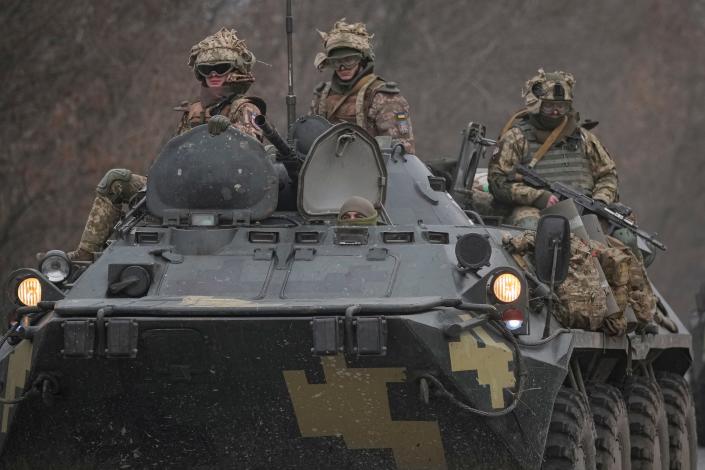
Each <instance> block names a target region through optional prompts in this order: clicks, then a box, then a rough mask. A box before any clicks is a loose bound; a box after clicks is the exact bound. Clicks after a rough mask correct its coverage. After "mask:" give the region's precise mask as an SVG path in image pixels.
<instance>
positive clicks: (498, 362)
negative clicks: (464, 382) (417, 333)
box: [448, 327, 516, 409]
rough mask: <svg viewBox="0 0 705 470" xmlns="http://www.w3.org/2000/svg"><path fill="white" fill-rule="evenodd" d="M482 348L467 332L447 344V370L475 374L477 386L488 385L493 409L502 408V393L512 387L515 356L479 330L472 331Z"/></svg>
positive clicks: (507, 348)
mask: <svg viewBox="0 0 705 470" xmlns="http://www.w3.org/2000/svg"><path fill="white" fill-rule="evenodd" d="M473 331H474V332H475V334H476V335H477V336H479V337H480V339H481V340H482V342H483V343H485V347H483V348H481V347H480V345H479V344H478V341H477V340H476V339H475V337H474V336H473V335H471V334H470V333H469V332H464V333H463V334H461V335H460V341H456V342H450V343H448V353H449V354H450V369H451V371H453V372H462V371H471V370H476V371H477V381H478V383H479V384H480V385H489V387H490V400H491V404H492V408H494V409H499V408H504V406H505V405H504V389H505V388H511V387H514V385H515V384H516V378H515V377H514V373H512V372H511V371H510V370H509V363H510V362H512V361H513V360H514V354H513V353H512V351H511V349H509V346H508V345H507V344H505V343H503V342H500V341H495V340H494V339H492V337H491V336H490V335H489V333H487V331H485V330H484V329H483V328H482V327H476V328H474V330H473Z"/></svg>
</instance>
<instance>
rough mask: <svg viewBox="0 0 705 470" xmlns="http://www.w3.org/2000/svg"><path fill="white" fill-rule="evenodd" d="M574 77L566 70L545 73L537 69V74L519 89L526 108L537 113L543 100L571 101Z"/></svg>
mask: <svg viewBox="0 0 705 470" xmlns="http://www.w3.org/2000/svg"><path fill="white" fill-rule="evenodd" d="M574 86H575V77H573V75H572V74H570V73H567V72H561V71H556V72H550V73H546V72H544V70H543V69H539V73H538V75H536V76H534V77H532V78H531V79H529V80H528V81H527V82H526V84H525V85H524V88H523V89H522V91H521V96H523V97H524V99H525V100H526V109H527V110H528V111H529V112H530V113H534V114H537V113H538V112H539V110H540V109H541V102H542V101H543V100H561V101H573V87H574Z"/></svg>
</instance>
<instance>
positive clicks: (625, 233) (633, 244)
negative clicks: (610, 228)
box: [612, 228, 643, 261]
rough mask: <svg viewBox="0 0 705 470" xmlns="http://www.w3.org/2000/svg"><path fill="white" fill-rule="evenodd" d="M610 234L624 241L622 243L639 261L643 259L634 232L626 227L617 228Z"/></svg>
mask: <svg viewBox="0 0 705 470" xmlns="http://www.w3.org/2000/svg"><path fill="white" fill-rule="evenodd" d="M612 236H613V237H614V238H616V239H617V240H619V241H620V242H622V243H624V245H625V246H626V247H627V248H629V249H630V250H631V251H632V253H634V254H635V255H636V257H637V259H639V261H643V256H642V254H641V250H640V249H639V243H638V240H637V238H636V235H635V234H634V232H632V231H631V230H627V229H626V228H619V229H617V230H615V231H614V232H613V233H612Z"/></svg>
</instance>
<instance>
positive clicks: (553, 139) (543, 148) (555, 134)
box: [529, 116, 568, 168]
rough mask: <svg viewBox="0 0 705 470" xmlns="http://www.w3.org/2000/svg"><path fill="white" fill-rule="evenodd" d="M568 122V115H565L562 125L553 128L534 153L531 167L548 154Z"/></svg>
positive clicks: (530, 163)
mask: <svg viewBox="0 0 705 470" xmlns="http://www.w3.org/2000/svg"><path fill="white" fill-rule="evenodd" d="M566 124H568V116H564V117H563V121H562V122H561V123H560V125H559V126H558V127H556V128H555V129H553V131H552V132H551V133H550V134H549V136H548V138H547V139H546V140H545V141H544V143H543V144H541V147H539V149H538V150H537V151H536V153H534V155H533V157H531V161H530V162H529V168H533V167H535V166H536V164H537V163H538V162H540V161H541V159H542V158H543V156H544V155H546V152H548V150H549V149H550V148H551V146H552V145H553V144H554V143H555V142H556V140H558V136H559V135H560V134H561V132H563V129H565V126H566Z"/></svg>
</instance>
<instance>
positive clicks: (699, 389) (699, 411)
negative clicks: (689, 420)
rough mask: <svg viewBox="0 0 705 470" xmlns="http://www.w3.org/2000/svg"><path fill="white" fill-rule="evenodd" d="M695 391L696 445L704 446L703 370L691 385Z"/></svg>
mask: <svg viewBox="0 0 705 470" xmlns="http://www.w3.org/2000/svg"><path fill="white" fill-rule="evenodd" d="M693 389H694V390H695V416H696V418H697V423H698V445H701V446H705V370H701V371H700V375H699V377H698V379H697V381H696V382H695V384H694V385H693Z"/></svg>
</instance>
